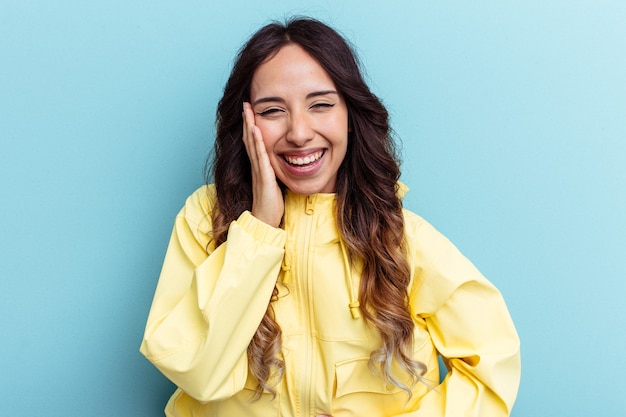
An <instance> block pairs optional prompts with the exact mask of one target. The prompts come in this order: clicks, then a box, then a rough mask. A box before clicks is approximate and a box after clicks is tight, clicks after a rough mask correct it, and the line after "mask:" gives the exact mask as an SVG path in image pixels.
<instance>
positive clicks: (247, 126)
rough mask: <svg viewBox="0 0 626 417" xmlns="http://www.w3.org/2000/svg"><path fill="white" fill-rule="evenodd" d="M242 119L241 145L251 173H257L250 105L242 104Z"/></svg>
mask: <svg viewBox="0 0 626 417" xmlns="http://www.w3.org/2000/svg"><path fill="white" fill-rule="evenodd" d="M241 115H242V118H243V143H244V145H245V147H246V152H247V153H248V159H250V164H251V166H252V172H258V169H259V166H258V165H259V164H258V156H257V149H256V148H257V146H256V144H255V139H254V133H253V129H254V128H255V127H256V126H255V123H254V112H253V111H252V107H251V106H250V103H243V111H242V113H241Z"/></svg>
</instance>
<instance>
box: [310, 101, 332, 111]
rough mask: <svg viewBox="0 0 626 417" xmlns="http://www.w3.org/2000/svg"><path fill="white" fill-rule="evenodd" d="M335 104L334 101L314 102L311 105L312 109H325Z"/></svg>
mask: <svg viewBox="0 0 626 417" xmlns="http://www.w3.org/2000/svg"><path fill="white" fill-rule="evenodd" d="M334 106H335V104H334V103H315V104H314V105H312V106H311V108H312V109H314V110H315V109H317V110H327V109H330V108H332V107H334Z"/></svg>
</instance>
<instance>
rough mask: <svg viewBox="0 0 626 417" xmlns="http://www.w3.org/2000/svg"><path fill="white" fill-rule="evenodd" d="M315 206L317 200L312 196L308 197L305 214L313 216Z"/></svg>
mask: <svg viewBox="0 0 626 417" xmlns="http://www.w3.org/2000/svg"><path fill="white" fill-rule="evenodd" d="M314 206H315V198H314V197H313V196H312V195H308V196H306V206H305V208H304V212H305V213H306V214H308V215H309V216H312V215H313V213H315V210H314V209H313V207H314Z"/></svg>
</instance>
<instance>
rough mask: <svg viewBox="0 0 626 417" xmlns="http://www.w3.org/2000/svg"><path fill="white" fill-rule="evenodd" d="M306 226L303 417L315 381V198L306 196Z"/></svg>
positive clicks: (303, 299) (303, 272)
mask: <svg viewBox="0 0 626 417" xmlns="http://www.w3.org/2000/svg"><path fill="white" fill-rule="evenodd" d="M304 212H305V214H306V224H305V230H304V242H303V243H304V247H303V254H304V256H303V262H302V270H301V274H302V275H301V276H302V284H303V285H302V305H303V307H304V313H305V316H306V319H305V321H304V322H305V326H306V328H305V335H304V337H305V340H304V342H305V346H304V360H303V364H304V373H303V374H302V385H301V390H300V392H301V393H302V396H303V397H302V405H303V410H302V411H303V414H302V415H303V416H308V415H310V414H311V409H312V407H313V404H312V400H313V395H312V392H311V391H312V389H313V386H312V384H311V380H313V379H315V375H313V354H312V352H313V338H312V334H311V332H312V328H313V326H312V323H311V321H312V315H313V314H312V307H311V302H310V300H311V292H312V291H311V285H312V283H311V276H310V269H311V268H310V264H309V262H310V255H311V239H312V229H313V215H314V214H315V197H314V196H307V197H306V203H305V210H304Z"/></svg>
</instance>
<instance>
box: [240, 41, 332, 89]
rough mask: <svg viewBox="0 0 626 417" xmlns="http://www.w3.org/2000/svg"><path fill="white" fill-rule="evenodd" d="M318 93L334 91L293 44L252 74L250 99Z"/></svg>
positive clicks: (326, 77)
mask: <svg viewBox="0 0 626 417" xmlns="http://www.w3.org/2000/svg"><path fill="white" fill-rule="evenodd" d="M320 89H324V90H329V89H335V83H334V82H333V80H332V78H331V77H330V75H329V74H328V73H327V72H326V70H325V69H324V68H323V67H322V66H321V65H320V63H319V62H318V61H317V60H316V59H315V58H313V57H312V56H311V55H310V54H309V53H308V52H306V51H305V50H304V49H302V47H301V46H299V45H297V44H289V45H286V46H284V47H282V48H281V49H280V50H279V51H278V52H277V53H276V54H275V55H274V56H272V57H271V58H270V59H269V60H267V61H265V62H264V63H263V64H261V65H259V67H258V68H257V69H256V71H255V72H254V75H253V76H252V83H251V86H250V96H251V98H252V97H256V96H258V95H266V94H271V95H280V96H284V95H295V94H299V93H310V92H312V91H317V90H320Z"/></svg>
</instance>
